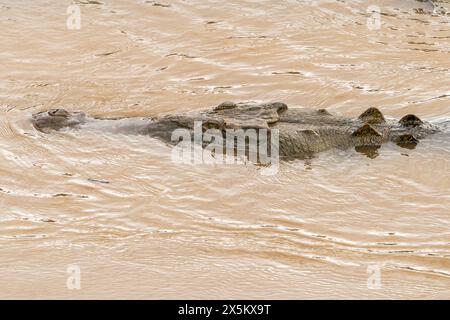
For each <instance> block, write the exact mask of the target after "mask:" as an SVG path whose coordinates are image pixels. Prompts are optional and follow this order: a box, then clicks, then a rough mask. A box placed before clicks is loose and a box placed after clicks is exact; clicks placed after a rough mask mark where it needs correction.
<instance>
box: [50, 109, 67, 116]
mask: <svg viewBox="0 0 450 320" xmlns="http://www.w3.org/2000/svg"><path fill="white" fill-rule="evenodd" d="M48 114H49V115H51V116H55V117H68V116H69V115H70V114H69V112H68V111H66V110H64V109H53V110H50V111H49V112H48Z"/></svg>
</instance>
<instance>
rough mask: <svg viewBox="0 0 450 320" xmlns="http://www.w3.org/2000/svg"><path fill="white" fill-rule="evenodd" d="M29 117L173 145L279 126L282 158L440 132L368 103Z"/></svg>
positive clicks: (407, 142)
mask: <svg viewBox="0 0 450 320" xmlns="http://www.w3.org/2000/svg"><path fill="white" fill-rule="evenodd" d="M31 121H32V124H33V125H34V127H35V128H36V129H38V130H39V131H41V132H44V133H49V132H51V131H54V130H61V129H68V128H72V129H81V128H91V129H96V130H101V131H102V132H111V133H121V134H135V135H147V136H150V137H154V138H157V139H160V140H162V141H164V142H166V143H168V144H172V145H173V144H176V143H177V142H179V141H178V139H174V137H173V133H174V132H175V131H176V130H177V129H185V130H188V131H189V132H190V133H192V136H193V135H194V131H195V125H196V123H197V124H198V123H200V124H201V132H203V133H205V132H207V131H208V130H214V131H215V132H219V133H221V134H223V136H225V135H226V133H227V132H228V131H230V130H248V129H253V130H255V131H257V132H260V131H261V130H264V131H265V132H267V133H268V134H269V135H270V134H271V133H273V132H275V131H274V130H276V132H277V135H278V152H279V157H280V158H281V159H307V158H311V157H313V156H314V155H316V154H318V153H320V152H324V151H327V150H330V149H340V150H347V149H349V148H355V150H356V151H358V152H360V153H363V154H365V155H367V156H368V157H371V158H374V157H376V156H377V155H378V152H377V150H378V149H379V148H380V147H381V145H382V144H383V143H389V142H391V143H395V144H397V145H398V146H400V147H402V148H407V149H414V148H415V147H416V145H417V144H418V143H419V140H421V139H423V138H425V137H427V136H429V135H431V134H433V133H436V132H439V131H440V129H439V127H437V126H436V125H434V124H431V123H429V122H426V121H423V120H421V119H420V118H419V117H417V116H416V115H414V114H407V115H405V116H404V117H402V118H401V119H400V120H394V119H388V118H386V117H385V116H384V115H383V113H382V112H381V111H380V110H379V109H377V108H375V107H370V108H368V109H367V110H365V111H364V112H363V113H362V114H361V115H359V117H356V118H350V117H344V116H339V115H334V114H331V113H330V112H329V111H327V110H326V109H310V108H304V107H292V108H291V107H288V106H287V105H286V104H284V103H282V102H271V103H262V104H247V103H234V102H224V103H222V104H220V105H218V106H217V107H214V108H212V109H209V110H206V111H194V112H187V113H181V114H169V115H164V116H161V117H156V118H145V117H144V118H138V117H133V118H115V119H105V118H98V117H89V116H87V115H86V114H85V113H83V112H70V111H67V110H65V109H52V110H49V111H44V112H38V113H35V114H33V115H32V117H31ZM233 142H234V140H233ZM258 143H259V142H258ZM269 144H270V143H269ZM203 146H205V144H204V145H203Z"/></svg>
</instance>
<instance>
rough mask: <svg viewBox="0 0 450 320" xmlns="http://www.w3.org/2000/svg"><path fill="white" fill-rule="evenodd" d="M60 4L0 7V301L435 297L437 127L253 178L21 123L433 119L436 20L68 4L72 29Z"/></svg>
mask: <svg viewBox="0 0 450 320" xmlns="http://www.w3.org/2000/svg"><path fill="white" fill-rule="evenodd" d="M71 4H72V2H70V1H50V0H38V1H36V0H33V1H31V0H30V1H28V0H21V1H12V0H11V1H8V0H0V26H1V28H2V30H3V32H2V33H1V35H0V41H1V43H2V48H1V50H0V61H1V64H0V210H1V211H0V298H450V192H449V187H450V179H449V172H450V170H449V169H450V142H449V141H448V137H449V135H447V136H445V135H438V136H434V137H430V138H428V139H426V140H424V141H422V142H421V144H419V146H418V147H417V148H416V150H406V149H400V148H398V147H397V146H394V145H385V146H383V147H382V148H381V150H380V155H379V156H378V157H377V158H375V159H369V158H367V157H364V156H362V155H361V154H358V153H356V152H355V151H352V150H349V151H348V152H328V153H323V154H320V155H319V156H318V157H317V158H315V159H313V160H311V161H308V162H305V161H292V162H285V163H282V164H281V166H280V170H279V173H278V174H277V175H274V176H263V175H261V174H260V173H259V170H258V168H257V167H254V166H252V165H239V166H237V165H236V166H206V165H205V166H202V165H196V166H194V165H193V166H188V165H183V164H179V163H174V162H173V161H171V156H170V155H171V150H170V148H169V147H168V146H166V145H165V144H163V143H162V142H159V141H157V140H154V139H151V138H148V137H136V136H125V135H113V134H100V133H99V132H93V131H92V132H91V131H70V132H59V133H52V134H43V133H39V132H37V131H36V130H35V129H34V128H32V126H31V124H30V122H29V120H28V119H29V117H30V115H31V114H32V113H33V112H37V111H41V110H47V109H49V108H54V107H64V108H67V109H69V110H82V111H85V112H87V113H89V114H92V115H96V116H107V117H115V116H155V115H160V114H165V113H171V112H180V111H188V110H200V109H205V108H209V107H211V106H214V105H217V104H219V103H221V102H223V101H226V100H234V101H256V102H265V101H283V102H286V103H287V104H288V105H291V106H305V107H310V108H327V109H329V110H330V111H331V112H333V113H337V114H342V115H347V116H358V115H359V114H360V113H361V112H362V111H364V110H365V109H366V108H367V107H369V106H374V107H379V108H380V109H381V110H382V111H383V112H384V113H385V114H386V116H388V117H400V116H403V115H404V114H406V113H415V114H417V115H418V116H420V117H421V118H424V119H427V120H431V121H440V120H443V119H449V118H450V104H449V101H450V99H449V97H450V91H449V84H450V59H449V57H450V55H449V51H450V16H445V15H443V14H440V13H436V12H435V14H430V13H429V9H430V4H429V3H419V2H417V1H406V0H402V1H395V0H393V1H388V0H385V1H370V2H369V1H300V0H299V1H293V0H289V1H262V0H258V1H250V0H247V1H243V0H239V1H238V0H236V1H212V0H208V1H205V0H190V1H167V2H162V1H161V2H153V1H143V0H114V1H109V0H102V2H97V1H75V4H78V5H79V8H80V10H81V28H80V29H79V30H77V29H75V30H69V29H68V28H67V23H66V22H67V19H68V17H69V15H68V14H67V11H66V10H67V8H68V6H70V5H71ZM371 4H372V5H373V4H375V5H377V6H378V7H379V8H380V10H381V15H380V18H381V20H380V23H381V25H380V28H378V27H377V23H378V20H377V15H376V8H375V9H374V8H371V9H369V10H368V7H369V5H371ZM419 7H421V8H422V10H420V9H418V8H419ZM414 8H416V10H414ZM374 10H375V13H374V12H373V11H374ZM70 266H72V267H74V268H75V269H73V268H72V269H70ZM68 267H69V271H71V270H78V269H77V268H79V270H80V271H81V289H80V290H69V289H68V288H67V279H68V278H69V277H70V276H71V275H73V274H72V273H70V272H69V273H68V272H67V271H68ZM378 268H379V271H380V275H381V282H380V283H378V282H377V281H375V282H374V283H375V287H378V284H379V285H380V286H381V288H380V289H378V290H372V289H373V286H369V288H368V285H367V284H368V281H369V284H370V283H372V284H373V282H371V281H372V280H373V279H375V280H376V278H373V276H374V275H375V276H376V275H378ZM368 270H369V273H368ZM373 270H375V271H374V272H373ZM372 272H373V273H372ZM75 273H76V272H75ZM371 276H372V277H371ZM70 283H71V282H70V279H69V284H70ZM69 287H70V286H69ZM370 288H372V289H370Z"/></svg>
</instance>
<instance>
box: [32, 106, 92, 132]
mask: <svg viewBox="0 0 450 320" xmlns="http://www.w3.org/2000/svg"><path fill="white" fill-rule="evenodd" d="M31 122H32V124H33V125H34V127H35V128H36V129H38V130H39V131H42V132H50V131H52V130H60V129H62V128H72V127H76V126H79V125H81V124H84V123H85V122H86V115H85V114H84V113H82V112H69V111H67V110H65V109H52V110H49V111H44V112H38V113H35V114H33V115H32V118H31Z"/></svg>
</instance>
